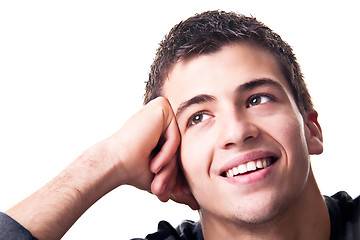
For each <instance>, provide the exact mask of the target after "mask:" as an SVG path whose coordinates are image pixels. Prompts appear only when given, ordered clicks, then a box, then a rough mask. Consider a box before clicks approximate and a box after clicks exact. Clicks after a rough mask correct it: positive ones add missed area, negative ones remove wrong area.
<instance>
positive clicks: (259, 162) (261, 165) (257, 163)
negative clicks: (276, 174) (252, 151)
mask: <svg viewBox="0 0 360 240" xmlns="http://www.w3.org/2000/svg"><path fill="white" fill-rule="evenodd" d="M256 167H257V168H264V165H263V163H262V161H261V160H258V161H256Z"/></svg>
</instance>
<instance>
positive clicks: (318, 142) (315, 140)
mask: <svg viewBox="0 0 360 240" xmlns="http://www.w3.org/2000/svg"><path fill="white" fill-rule="evenodd" d="M306 116H307V119H305V121H306V127H307V131H308V132H307V133H308V134H307V136H306V141H307V144H308V150H309V153H310V154H321V153H322V152H323V136H322V131H321V127H320V124H319V122H318V119H317V118H318V113H317V112H316V111H315V110H313V111H311V112H308V113H307V114H306Z"/></svg>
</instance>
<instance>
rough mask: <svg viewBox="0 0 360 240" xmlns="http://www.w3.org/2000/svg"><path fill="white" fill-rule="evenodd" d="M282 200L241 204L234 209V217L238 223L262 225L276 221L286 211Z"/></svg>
mask: <svg viewBox="0 0 360 240" xmlns="http://www.w3.org/2000/svg"><path fill="white" fill-rule="evenodd" d="M284 206H286V204H285V203H284V199H283V201H278V202H271V203H265V202H261V203H260V204H254V205H252V206H248V207H245V208H244V206H241V207H239V208H238V210H237V211H236V213H235V215H234V218H235V221H236V222H238V223H239V224H245V225H263V224H267V223H271V222H276V221H277V219H280V218H281V216H283V215H284V213H285V212H286V208H285V207H284Z"/></svg>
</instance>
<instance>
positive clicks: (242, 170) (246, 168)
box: [221, 157, 277, 178]
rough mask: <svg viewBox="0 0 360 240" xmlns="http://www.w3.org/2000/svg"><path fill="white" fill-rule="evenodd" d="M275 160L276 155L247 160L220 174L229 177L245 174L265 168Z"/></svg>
mask: <svg viewBox="0 0 360 240" xmlns="http://www.w3.org/2000/svg"><path fill="white" fill-rule="evenodd" d="M276 161H277V158H276V157H266V158H261V159H257V160H254V161H249V162H246V163H243V164H240V165H238V166H236V167H233V168H231V169H228V170H226V171H224V172H222V174H221V176H223V177H230V178H231V177H236V176H240V175H246V174H249V173H252V172H255V171H257V170H259V169H265V168H267V167H269V166H271V165H272V164H274V163H275V162H276Z"/></svg>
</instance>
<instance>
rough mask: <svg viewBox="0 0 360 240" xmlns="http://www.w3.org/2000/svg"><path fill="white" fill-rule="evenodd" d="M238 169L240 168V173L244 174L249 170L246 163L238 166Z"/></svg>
mask: <svg viewBox="0 0 360 240" xmlns="http://www.w3.org/2000/svg"><path fill="white" fill-rule="evenodd" d="M238 169H239V173H240V174H243V173H246V172H247V167H246V164H241V165H239V166H238Z"/></svg>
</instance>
